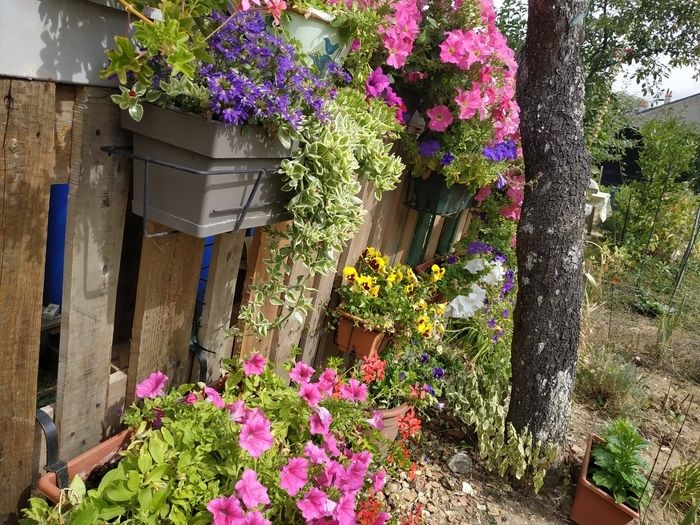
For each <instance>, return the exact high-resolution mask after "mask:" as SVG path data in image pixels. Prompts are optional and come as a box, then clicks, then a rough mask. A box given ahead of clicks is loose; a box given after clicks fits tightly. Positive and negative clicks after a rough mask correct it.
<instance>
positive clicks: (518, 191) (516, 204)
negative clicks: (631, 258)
mask: <svg viewBox="0 0 700 525" xmlns="http://www.w3.org/2000/svg"><path fill="white" fill-rule="evenodd" d="M505 182H506V184H507V186H508V189H507V190H506V195H507V196H508V198H509V199H510V203H508V204H505V205H503V206H501V208H500V209H499V213H500V215H501V217H503V218H504V219H511V220H514V221H518V220H520V209H521V207H522V205H523V199H524V198H525V177H524V176H523V175H513V174H511V173H506V175H505ZM491 192H492V189H491V186H485V187H483V188H481V189H480V190H479V191H478V192H477V194H476V195H475V196H474V200H475V201H476V202H478V203H479V204H481V203H482V202H484V201H485V200H486V199H487V198H488V197H489V196H490V195H491Z"/></svg>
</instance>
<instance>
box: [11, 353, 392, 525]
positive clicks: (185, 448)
mask: <svg viewBox="0 0 700 525" xmlns="http://www.w3.org/2000/svg"><path fill="white" fill-rule="evenodd" d="M292 365H293V362H290V363H288V364H287V369H288V371H290V377H292V379H293V380H294V381H295V382H296V384H292V385H291V386H289V385H288V383H287V381H286V380H283V379H282V378H281V377H280V376H279V375H277V374H276V373H275V371H274V370H273V368H274V367H272V366H269V365H267V364H266V363H265V360H264V358H262V356H259V355H256V356H253V357H251V358H250V359H249V360H248V361H245V362H242V361H239V360H237V359H236V360H227V361H226V362H225V367H226V369H227V370H228V372H227V374H226V375H225V378H224V379H223V380H222V381H223V383H222V385H221V392H220V393H218V391H217V390H215V389H213V388H210V387H207V386H205V385H204V384H201V383H200V384H196V385H192V384H186V385H181V386H179V387H176V388H173V389H172V390H170V391H169V392H167V393H162V389H161V391H160V392H157V391H156V392H154V393H153V394H151V393H149V394H146V397H145V398H144V400H143V402H142V404H139V405H132V406H131V407H130V408H129V409H128V411H127V413H126V414H125V417H124V422H125V423H126V424H127V425H128V426H129V427H130V428H131V429H132V432H133V434H132V437H131V441H130V443H129V445H128V448H126V450H124V451H123V452H122V453H121V456H120V458H119V461H118V463H117V464H116V467H115V468H114V469H112V470H110V471H108V472H107V473H106V474H105V475H104V477H103V478H102V480H101V481H100V482H99V486H98V487H97V488H94V489H90V490H87V491H86V490H85V487H84V485H82V483H81V482H80V481H78V480H79V476H78V477H77V479H76V480H74V481H73V483H72V484H71V488H70V489H69V490H68V491H67V493H66V494H65V497H66V502H67V503H70V504H71V505H64V506H62V507H61V506H59V507H49V506H48V505H47V504H46V503H44V502H43V501H42V500H39V499H32V500H31V502H30V505H29V507H28V509H27V510H26V511H25V519H24V521H23V523H24V524H25V525H30V524H47V523H48V524H57V525H58V524H63V523H71V524H72V525H81V524H92V523H104V522H109V523H131V524H136V523H138V524H153V525H157V524H161V523H172V524H174V525H179V524H182V525H185V524H188V525H196V524H201V525H204V524H208V523H211V522H212V514H213V512H212V511H210V510H209V508H208V506H209V503H210V502H212V501H214V500H216V499H218V498H221V497H234V498H235V497H236V495H237V496H238V497H240V498H241V501H242V502H243V503H244V504H245V505H246V506H247V507H248V510H247V512H249V513H252V512H253V511H254V509H257V510H258V511H259V512H261V516H260V517H263V516H264V517H265V519H266V520H269V521H265V522H264V523H270V522H271V523H275V524H277V523H289V524H300V525H301V524H303V523H307V522H308V521H307V520H306V519H304V518H303V517H302V513H301V507H299V506H297V503H299V502H300V501H301V500H302V499H303V497H305V494H308V492H309V491H311V490H313V489H314V488H316V487H321V488H323V490H324V491H325V494H326V495H327V497H328V498H330V499H333V500H334V501H337V500H338V497H339V496H341V495H342V494H345V493H346V492H347V490H346V488H344V487H343V486H342V485H335V484H333V485H331V484H330V482H328V485H327V486H326V485H323V484H322V483H323V482H320V481H318V480H317V478H316V476H317V475H318V474H320V473H322V472H324V469H326V468H330V466H331V465H333V468H335V469H336V472H337V473H338V474H337V475H338V476H344V475H345V474H344V472H346V471H345V470H344V469H346V468H348V466H349V465H350V464H351V463H352V464H353V465H354V467H353V468H352V469H351V470H353V472H357V471H358V469H359V471H360V475H359V476H355V477H354V481H353V487H355V488H356V491H355V492H354V493H353V494H354V495H353V497H352V505H351V509H352V511H353V513H354V508H355V506H357V505H360V504H361V503H362V502H363V501H365V500H367V499H368V498H369V499H372V498H373V497H374V496H373V494H374V492H373V491H374V488H372V485H373V480H372V479H371V476H373V475H374V473H378V472H380V471H382V470H384V459H383V458H385V457H387V456H385V454H392V453H393V454H395V453H396V452H395V451H394V450H393V449H392V448H391V447H389V446H386V445H384V442H383V441H382V440H381V438H380V436H379V433H378V432H377V430H376V429H375V428H374V427H372V426H371V425H370V423H369V422H368V418H370V417H371V415H372V411H371V409H370V407H369V406H368V405H367V404H366V403H364V402H361V399H359V398H360V397H361V396H359V395H357V396H356V397H357V398H356V399H354V400H351V399H349V398H348V396H345V395H342V396H337V397H336V396H333V397H331V392H333V391H334V390H340V391H341V393H342V389H343V387H344V386H347V384H348V383H347V380H346V379H345V378H343V377H341V376H340V375H339V374H337V372H336V371H335V370H333V369H327V370H326V371H324V372H323V373H322V374H321V376H320V378H319V380H318V381H309V380H308V379H305V378H308V377H309V376H310V375H311V374H313V372H314V370H313V369H312V368H310V367H306V365H303V364H296V365H294V367H293V366H292ZM303 374H305V376H304V377H302V375H303ZM162 377H165V376H162ZM165 380H167V378H165ZM299 381H301V383H299ZM304 381H309V382H308V383H304ZM355 387H356V388H355V390H354V391H353V392H358V391H359V392H361V390H362V388H366V387H362V385H355ZM161 388H162V387H161ZM305 388H309V389H310V390H315V389H316V388H319V389H320V388H322V389H323V390H324V392H326V394H325V395H324V396H322V398H321V399H320V400H319V399H318V398H316V399H313V398H311V397H309V398H305V397H303V395H302V394H304V392H305ZM317 393H318V391H317ZM365 393H366V391H365ZM137 395H141V394H138V387H137ZM312 405H313V406H312ZM253 421H255V427H254V426H253V425H254V423H253ZM314 425H316V426H315V427H314ZM246 432H249V434H248V435H247V436H244V434H245V433H246ZM310 443H311V444H313V447H316V448H315V451H316V452H314V453H313V454H315V455H313V454H312V453H311V452H309V447H310V446H311V445H309V444H310ZM380 445H381V447H380ZM380 448H382V449H383V452H381V451H380V450H379V449H380ZM358 454H359V455H358ZM312 457H316V459H315V460H312V459H311V458H312ZM297 458H299V459H300V461H301V462H302V463H303V464H304V465H303V469H302V470H303V472H301V473H298V474H297V480H300V481H299V482H298V483H297V485H298V487H297V491H294V493H293V494H292V493H291V490H290V489H289V487H287V488H285V486H284V485H283V482H282V480H283V477H284V476H285V474H284V470H285V466H286V465H288V464H290V461H291V460H293V459H297ZM319 458H320V459H319ZM357 461H360V462H361V465H357V464H355V462H357ZM335 463H337V465H335ZM324 465H325V466H324ZM360 467H361V468H360ZM365 467H366V468H365ZM338 468H341V470H340V471H338V470H337V469H338ZM392 468H393V467H392ZM247 470H252V471H254V473H255V475H256V477H257V482H259V483H261V484H262V485H263V486H264V488H265V490H266V494H267V496H268V497H267V498H265V499H269V502H268V503H266V504H264V505H263V506H262V507H258V506H257V505H254V509H251V505H250V504H248V503H247V502H246V500H245V497H244V496H243V495H242V488H241V486H240V484H241V480H242V478H243V476H244V472H245V471H247ZM348 472H349V471H348ZM331 479H332V478H331ZM293 481H294V480H293ZM348 483H350V481H349V478H348ZM353 490H355V489H353ZM263 503H264V502H263ZM236 505H241V503H238V502H237V503H236ZM239 508H240V507H239ZM329 508H330V507H329ZM219 522H220V520H219ZM259 523H263V522H262V521H259Z"/></svg>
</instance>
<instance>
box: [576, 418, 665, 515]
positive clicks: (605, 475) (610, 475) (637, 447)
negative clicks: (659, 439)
mask: <svg viewBox="0 0 700 525" xmlns="http://www.w3.org/2000/svg"><path fill="white" fill-rule="evenodd" d="M602 438H603V442H602V443H597V444H594V445H593V447H592V449H591V459H592V463H591V466H590V467H589V471H588V472H589V477H590V479H591V480H592V482H593V483H594V484H595V485H596V486H597V487H600V488H601V489H603V490H605V491H606V492H608V493H609V494H610V495H612V497H613V498H614V499H615V502H616V503H620V504H623V505H627V506H628V507H630V508H632V509H635V510H639V509H642V508H646V506H647V505H648V503H649V498H650V497H651V492H652V490H653V485H652V483H651V482H648V481H647V478H646V476H645V471H646V470H647V469H648V468H649V466H648V465H647V463H646V461H644V460H643V459H642V451H643V450H644V449H645V448H646V447H647V446H648V445H649V442H648V441H646V440H645V439H644V438H643V437H642V436H641V435H640V434H639V432H637V429H636V428H634V425H633V424H632V423H630V422H629V420H627V419H616V420H614V421H611V422H610V423H609V424H608V426H607V427H606V429H605V431H604V432H603V435H602Z"/></svg>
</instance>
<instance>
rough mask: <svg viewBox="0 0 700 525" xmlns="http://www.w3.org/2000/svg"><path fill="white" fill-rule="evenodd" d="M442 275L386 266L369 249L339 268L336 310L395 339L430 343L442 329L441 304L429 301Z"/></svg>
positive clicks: (437, 271)
mask: <svg viewBox="0 0 700 525" xmlns="http://www.w3.org/2000/svg"><path fill="white" fill-rule="evenodd" d="M443 275H444V270H443V269H442V268H440V267H439V266H438V265H434V267H433V268H432V269H431V270H430V271H429V272H428V274H427V275H425V276H420V277H418V276H416V274H415V273H414V272H413V270H412V269H411V268H409V267H408V266H406V265H403V264H398V265H395V266H392V265H390V264H389V258H388V257H387V256H384V255H382V254H381V253H380V252H379V251H378V250H377V249H375V248H373V247H371V246H370V247H367V248H366V249H365V250H364V251H363V252H362V255H361V257H360V259H359V261H358V262H357V264H356V265H355V266H348V267H346V268H344V269H343V284H342V285H341V286H340V288H339V289H338V294H339V295H340V298H341V303H340V307H339V309H340V310H341V311H344V312H347V313H349V314H351V315H354V316H355V317H358V318H360V319H362V321H363V324H364V326H365V327H366V328H368V329H375V330H378V331H386V332H391V333H393V334H394V337H397V338H407V339H412V340H417V341H422V340H433V339H436V338H439V337H440V336H441V335H442V333H443V332H444V330H445V327H444V323H443V320H442V315H443V313H444V312H445V305H444V304H442V303H436V302H434V301H433V297H434V296H435V292H436V284H437V282H439V281H440V279H442V277H443Z"/></svg>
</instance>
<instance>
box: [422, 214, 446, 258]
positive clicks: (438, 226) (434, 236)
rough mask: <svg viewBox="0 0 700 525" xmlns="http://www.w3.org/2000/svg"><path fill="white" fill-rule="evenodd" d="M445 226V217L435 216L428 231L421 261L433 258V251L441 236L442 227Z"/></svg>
mask: <svg viewBox="0 0 700 525" xmlns="http://www.w3.org/2000/svg"><path fill="white" fill-rule="evenodd" d="M444 225H445V217H443V216H442V215H437V216H436V217H435V220H434V221H433V228H432V230H431V231H430V236H429V237H428V244H427V246H426V247H425V255H424V256H423V261H429V260H430V259H432V258H433V257H435V249H436V248H437V245H438V241H439V240H440V235H441V234H442V227H443V226H444Z"/></svg>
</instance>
